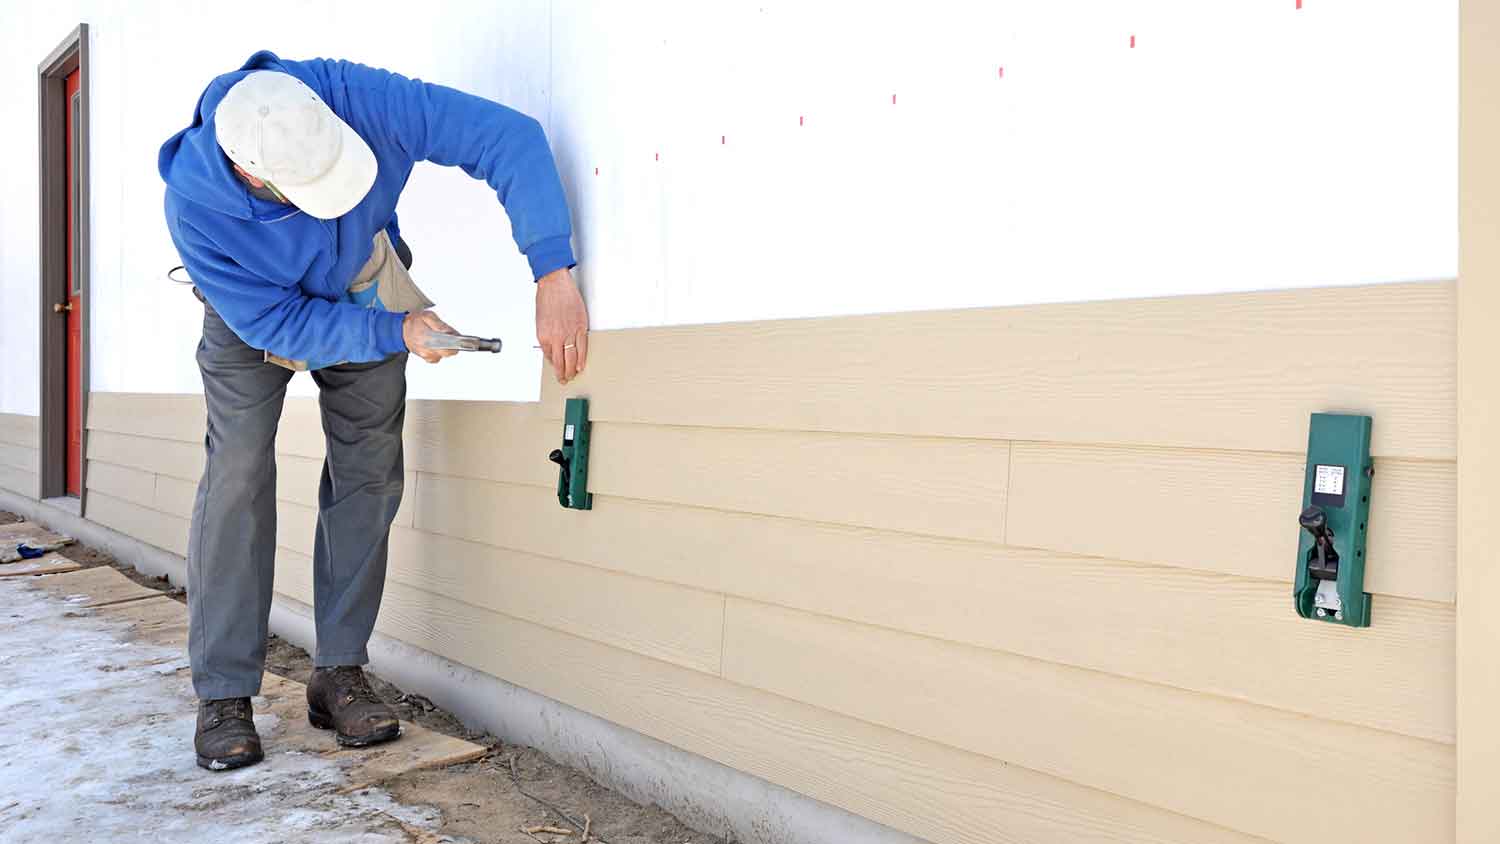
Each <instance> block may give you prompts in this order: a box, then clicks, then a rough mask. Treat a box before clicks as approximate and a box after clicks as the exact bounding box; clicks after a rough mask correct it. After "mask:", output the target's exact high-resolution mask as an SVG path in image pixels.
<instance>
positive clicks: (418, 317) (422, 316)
mask: <svg viewBox="0 0 1500 844" xmlns="http://www.w3.org/2000/svg"><path fill="white" fill-rule="evenodd" d="M457 333H458V332H457V331H454V330H453V326H451V325H449V324H448V323H446V322H443V321H442V320H441V319H438V315H437V314H435V313H433V312H432V311H414V312H412V313H409V314H407V315H406V319H405V320H403V321H402V322H401V339H402V340H405V341H406V350H407V351H409V352H411V353H412V354H414V355H416V356H417V357H419V358H421V359H422V360H425V361H427V362H428V363H437V362H438V361H440V360H442V359H443V358H445V357H449V356H451V355H456V354H458V350H457V349H433V348H429V347H428V346H427V344H428V342H430V338H431V337H432V335H434V334H457Z"/></svg>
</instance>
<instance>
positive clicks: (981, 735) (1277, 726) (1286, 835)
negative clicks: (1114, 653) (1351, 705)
mask: <svg viewBox="0 0 1500 844" xmlns="http://www.w3.org/2000/svg"><path fill="white" fill-rule="evenodd" d="M725 631H726V632H725V637H726V638H725V655H724V660H725V661H724V676H725V677H726V678H727V679H730V680H733V681H735V682H740V683H745V684H746V685H750V686H753V687H755V688H759V689H762V690H765V691H769V692H772V693H773V694H779V695H784V696H787V697H791V698H793V699H796V700H800V701H803V702H805V703H809V704H812V705H814V706H819V707H822V708H825V709H829V710H832V711H835V712H842V713H844V714H847V715H852V716H854V717H856V718H860V719H863V720H866V721H869V722H871V723H874V724H878V725H881V726H885V727H889V728H892V729H897V730H901V731H902V732H908V733H911V734H913V735H917V736H921V737H923V738H927V739H930V740H933V741H937V742H940V743H943V744H947V745H950V746H953V747H962V748H966V749H968V750H971V751H974V752H978V753H982V754H984V755H987V756H992V757H994V758H996V759H1002V760H1005V761H1008V762H1012V763H1014V764H1018V765H1022V766H1025V767H1028V768H1033V769H1036V770H1041V771H1044V772H1047V773H1051V774H1054V775H1056V776H1059V777H1061V778H1064V779H1067V780H1069V781H1072V782H1077V783H1080V784H1083V785H1089V786H1092V787H1095V788H1099V789H1101V790H1104V791H1108V792H1110V793H1113V794H1118V795H1121V796H1124V797H1128V798H1131V799H1135V800H1139V801H1141V802H1144V803H1148V804H1151V805H1155V806H1159V807H1162V808H1165V809H1169V810H1172V811H1177V812H1181V813H1183V814H1185V815H1189V816H1191V817H1197V818H1200V819H1203V820H1207V821H1211V822H1214V823H1218V824H1221V825H1223V826H1227V827H1229V828H1231V829H1237V830H1240V831H1242V832H1245V833H1248V834H1252V835H1259V836H1263V837H1266V838H1269V839H1272V840H1276V841H1287V842H1294V843H1295V844H1301V842H1308V844H1314V843H1316V844H1322V842H1326V841H1328V840H1331V839H1334V838H1347V839H1349V840H1354V841H1442V840H1447V839H1449V838H1451V837H1452V835H1453V773H1454V772H1453V764H1454V761H1453V759H1454V756H1453V748H1452V747H1451V746H1449V745H1442V744H1436V743H1432V742H1425V741H1421V740H1418V739H1413V738H1407V737H1404V736H1398V735H1394V734H1390V733H1382V732H1378V731H1375V730H1367V729H1363V728H1360V727H1352V726H1348V725H1344V724H1339V723H1335V722H1332V721H1319V720H1317V719H1314V718H1307V717H1303V716H1296V715H1289V714H1286V713H1282V712H1278V711H1276V710H1272V709H1266V708H1261V707H1253V706H1249V705H1247V704H1243V703H1236V702H1233V701H1227V700H1221V699H1217V698H1213V697H1209V696H1207V695H1197V694H1190V693H1186V692H1182V691H1179V690H1176V689H1168V688H1165V687H1161V686H1154V685H1151V684H1147V683H1139V682H1135V681H1132V680H1124V679H1121V678H1118V677H1112V676H1109V675H1106V674H1100V673H1097V672H1092V671H1082V670H1079V669H1074V668H1065V667H1062V666H1057V665H1052V664H1049V663H1044V662H1038V661H1035V660H1028V659H1024V658H1021V657H1012V656H1007V655H1004V654H996V653H994V652H986V651H980V650H977V649H974V648H966V647H962V646H958V645H951V644H947V643H943V642H939V641H937V640H933V639H926V638H922V637H917V636H910V635H905V634H901V633H896V632H892V631H885V630H879V629H876V628H871V627H864V626H861V625H854V624H850V623H848V622H841V621H836V620H833V619H827V618H821V617H818V616H814V615H809V614H805V613H798V612H796V611H793V610H785V609H780V608H776V607H770V606H767V605H761V604H754V603H751V602H747V601H742V600H737V599H731V600H730V601H729V606H728V615H727V617H726V621H725ZM1335 758H1336V759H1338V760H1340V764H1339V766H1338V771H1337V776H1336V777H1335V778H1334V779H1335V780H1336V782H1337V787H1333V788H1330V787H1329V783H1330V772H1329V770H1328V767H1327V765H1328V760H1330V759H1335ZM1247 795H1254V796H1255V797H1254V799H1246V796H1247ZM1309 795H1318V797H1317V799H1316V801H1315V805H1314V803H1311V802H1309V801H1310V799H1311V798H1309ZM1288 806H1292V807H1297V806H1301V807H1305V808H1308V809H1309V811H1282V810H1279V809H1278V810H1271V809H1268V807H1288Z"/></svg>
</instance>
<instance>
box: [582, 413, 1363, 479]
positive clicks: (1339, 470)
mask: <svg viewBox="0 0 1500 844" xmlns="http://www.w3.org/2000/svg"><path fill="white" fill-rule="evenodd" d="M563 439H565V440H567V441H568V442H572V441H573V426H572V425H564V426H563ZM1339 471H1340V472H1342V471H1344V470H1343V469H1340V470H1339ZM1339 483H1340V486H1339V489H1343V486H1342V484H1343V481H1339Z"/></svg>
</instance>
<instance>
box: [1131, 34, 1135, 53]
mask: <svg viewBox="0 0 1500 844" xmlns="http://www.w3.org/2000/svg"><path fill="white" fill-rule="evenodd" d="M1130 49H1132V50H1134V49H1135V36H1134V35H1132V36H1130Z"/></svg>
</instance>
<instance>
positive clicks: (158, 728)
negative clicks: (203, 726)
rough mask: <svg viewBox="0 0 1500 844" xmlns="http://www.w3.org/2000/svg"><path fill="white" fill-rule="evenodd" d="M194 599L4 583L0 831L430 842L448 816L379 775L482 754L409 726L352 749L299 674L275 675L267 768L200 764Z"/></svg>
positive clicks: (111, 586)
mask: <svg viewBox="0 0 1500 844" xmlns="http://www.w3.org/2000/svg"><path fill="white" fill-rule="evenodd" d="M186 625H187V611H186V608H185V607H184V606H183V605H182V604H180V603H178V602H176V601H174V600H172V599H171V598H168V597H165V596H163V595H162V594H161V593H159V592H152V591H151V590H143V589H140V588H139V587H137V586H136V585H135V584H133V583H131V582H130V581H129V580H128V579H127V578H125V577H124V576H123V575H120V574H119V573H118V572H115V571H113V570H111V569H108V568H94V569H87V570H84V571H79V572H72V573H63V574H52V575H46V576H40V577H8V578H0V722H3V724H4V728H3V729H0V830H3V831H4V832H3V836H0V837H3V838H4V840H6V841H17V842H24V841H46V842H66V841H125V840H131V841H151V842H153V844H167V842H178V841H181V842H189V841H191V842H202V841H236V842H266V844H270V842H290V841H297V842H304V841H305V842H361V843H362V844H363V843H364V842H369V844H376V843H377V842H411V841H421V842H428V844H432V843H433V842H443V841H457V840H459V839H454V838H450V837H448V836H443V835H439V834H438V833H437V832H436V829H437V827H438V825H439V823H440V820H441V818H440V815H439V812H438V811H437V810H436V809H433V808H431V807H424V806H409V805H402V804H400V803H398V802H396V801H395V800H393V799H392V798H391V797H390V796H389V795H388V794H387V793H386V792H384V791H382V790H381V789H380V788H379V787H378V786H377V785H376V784H378V783H379V782H381V781H384V780H385V779H387V778H389V777H391V776H394V775H397V774H400V773H403V772H407V771H412V770H416V769H420V768H424V767H432V766H441V765H447V764H451V763H453V762H458V761H464V760H468V759H473V758H476V757H478V756H480V755H483V753H484V749H483V748H481V747H479V746H478V745H475V744H472V743H470V742H466V741H463V740H461V739H456V738H452V737H449V736H444V735H440V734H438V733H434V732H431V731H428V730H424V729H422V728H421V727H418V726H415V725H411V724H404V725H403V728H404V734H403V737H402V738H401V739H400V740H399V741H397V742H395V743H393V744H390V745H386V746H384V747H382V748H375V749H371V750H366V751H355V750H341V749H339V748H337V747H336V745H335V744H334V741H333V736H332V735H331V734H329V733H326V732H322V731H318V730H314V729H313V728H312V727H310V726H309V725H308V724H307V719H306V717H305V715H304V711H305V704H304V702H303V698H302V695H303V687H302V685H301V684H300V683H296V682H294V681H291V680H287V679H285V678H282V677H278V676H275V675H269V674H268V675H267V676H266V680H265V685H264V689H263V694H262V695H261V696H260V697H258V698H256V699H255V701H254V703H255V711H256V715H255V720H256V726H257V728H258V729H259V730H260V732H261V736H262V739H263V740H264V742H265V744H266V761H265V762H264V763H262V764H260V765H256V766H253V767H251V768H247V769H243V770H239V771H231V772H226V773H216V774H210V773H209V772H206V771H204V770H202V769H200V768H198V767H197V765H196V764H195V763H194V758H193V752H192V736H193V727H194V715H195V706H196V704H195V699H194V697H193V693H192V688H191V685H190V682H189V677H188V670H187V659H186V649H185V647H184V643H185V641H186Z"/></svg>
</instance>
